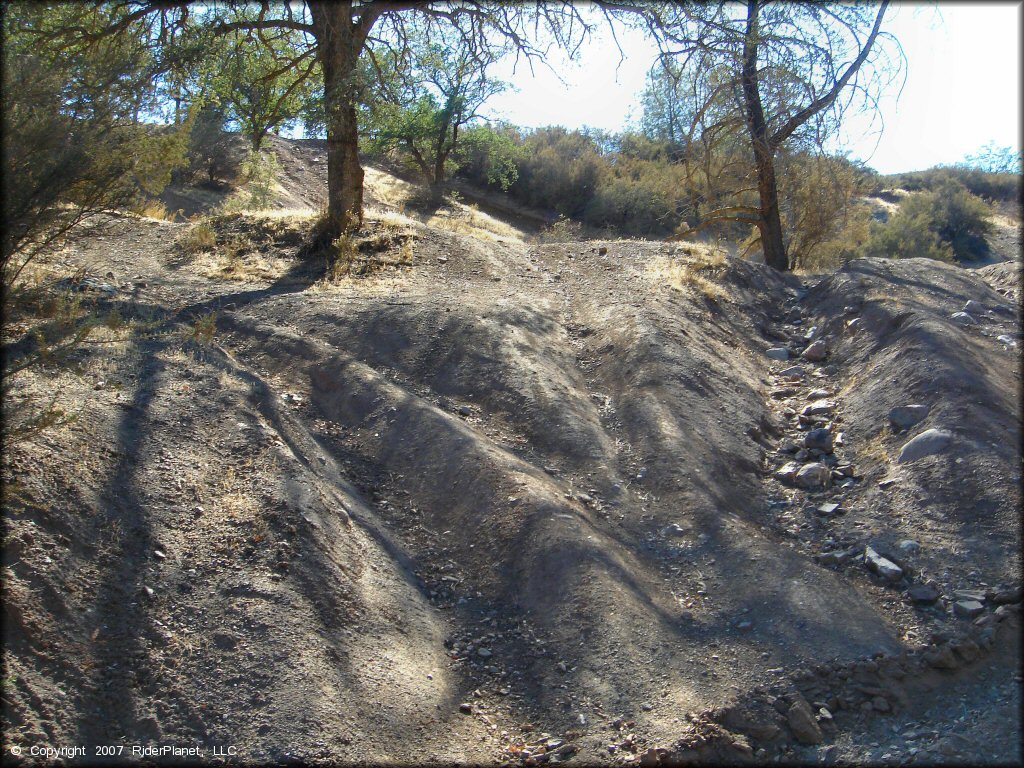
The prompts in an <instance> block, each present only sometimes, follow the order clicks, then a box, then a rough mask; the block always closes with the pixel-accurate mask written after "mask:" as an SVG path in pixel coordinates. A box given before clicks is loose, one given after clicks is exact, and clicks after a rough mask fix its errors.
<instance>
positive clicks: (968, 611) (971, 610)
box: [953, 600, 985, 619]
mask: <svg viewBox="0 0 1024 768" xmlns="http://www.w3.org/2000/svg"><path fill="white" fill-rule="evenodd" d="M953 612H954V613H956V615H957V616H963V617H964V618H966V619H973V618H974V617H975V616H980V615H981V614H983V613H984V612H985V606H983V605H982V604H981V603H979V602H978V601H977V600H957V601H956V602H955V603H953Z"/></svg>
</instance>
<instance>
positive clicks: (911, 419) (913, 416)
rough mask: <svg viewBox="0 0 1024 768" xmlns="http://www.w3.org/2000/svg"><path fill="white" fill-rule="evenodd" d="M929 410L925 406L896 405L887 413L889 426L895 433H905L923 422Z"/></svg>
mask: <svg viewBox="0 0 1024 768" xmlns="http://www.w3.org/2000/svg"><path fill="white" fill-rule="evenodd" d="M929 410H930V409H929V408H928V406H927V405H917V404H914V405H898V406H896V407H895V408H893V409H892V410H891V411H889V424H890V425H891V426H892V428H893V429H894V430H895V431H897V432H902V431H905V430H907V429H910V428H911V427H912V426H914V425H915V424H917V423H919V422H921V421H924V419H925V418H926V417H927V416H928V411H929Z"/></svg>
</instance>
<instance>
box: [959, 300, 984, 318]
mask: <svg viewBox="0 0 1024 768" xmlns="http://www.w3.org/2000/svg"><path fill="white" fill-rule="evenodd" d="M987 311H988V308H987V307H986V306H985V305H984V304H982V303H981V302H978V301H975V300H974V299H971V300H969V301H968V302H967V303H966V304H964V312H969V313H973V314H975V315H983V314H985V313H986V312H987Z"/></svg>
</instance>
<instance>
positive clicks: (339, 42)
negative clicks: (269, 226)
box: [309, 2, 366, 237]
mask: <svg viewBox="0 0 1024 768" xmlns="http://www.w3.org/2000/svg"><path fill="white" fill-rule="evenodd" d="M309 8H310V12H311V14H312V17H313V26H314V28H315V30H316V32H315V36H316V41H317V55H318V57H319V60H320V66H321V68H322V70H323V74H324V94H325V99H324V100H325V104H326V107H327V226H326V227H325V230H324V234H325V236H326V237H336V236H338V235H340V234H342V233H343V232H347V231H350V230H353V229H357V228H359V227H360V226H362V223H363V167H362V165H360V163H359V125H358V122H357V119H356V90H355V82H354V75H355V74H356V65H357V63H358V61H359V54H360V52H361V51H362V48H363V43H364V42H365V40H366V33H365V31H364V30H363V29H361V28H359V27H357V26H356V25H354V24H353V22H352V4H351V3H349V2H338V3H333V2H322V3H310V4H309Z"/></svg>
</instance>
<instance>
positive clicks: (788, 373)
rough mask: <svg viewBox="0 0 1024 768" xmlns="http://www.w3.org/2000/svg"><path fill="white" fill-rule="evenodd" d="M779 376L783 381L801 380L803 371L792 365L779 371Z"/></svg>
mask: <svg viewBox="0 0 1024 768" xmlns="http://www.w3.org/2000/svg"><path fill="white" fill-rule="evenodd" d="M779 376H782V378H784V379H802V378H803V377H804V369H803V368H801V367H800V366H799V365H792V366H790V367H789V368H786V369H785V370H784V371H781V372H780V373H779Z"/></svg>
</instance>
